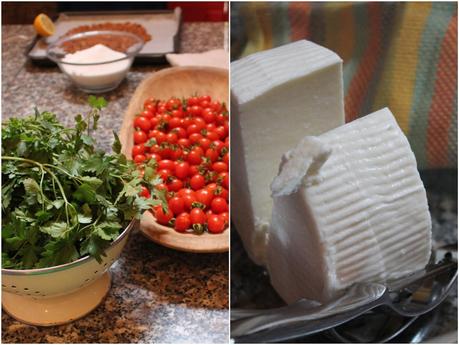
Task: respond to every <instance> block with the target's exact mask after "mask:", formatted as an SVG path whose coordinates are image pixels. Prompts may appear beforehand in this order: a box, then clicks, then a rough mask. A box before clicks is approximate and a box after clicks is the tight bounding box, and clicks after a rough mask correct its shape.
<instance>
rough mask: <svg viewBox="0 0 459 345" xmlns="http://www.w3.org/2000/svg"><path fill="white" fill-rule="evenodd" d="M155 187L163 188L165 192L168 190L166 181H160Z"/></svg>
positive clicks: (157, 188)
mask: <svg viewBox="0 0 459 345" xmlns="http://www.w3.org/2000/svg"><path fill="white" fill-rule="evenodd" d="M155 188H156V190H163V191H165V192H167V191H168V189H167V185H166V184H165V183H158V184H157V185H155Z"/></svg>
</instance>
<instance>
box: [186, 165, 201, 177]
mask: <svg viewBox="0 0 459 345" xmlns="http://www.w3.org/2000/svg"><path fill="white" fill-rule="evenodd" d="M196 174H199V165H191V166H190V173H189V174H188V175H189V176H194V175H196Z"/></svg>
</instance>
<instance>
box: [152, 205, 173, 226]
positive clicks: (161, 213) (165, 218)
mask: <svg viewBox="0 0 459 345" xmlns="http://www.w3.org/2000/svg"><path fill="white" fill-rule="evenodd" d="M154 215H155V218H156V221H157V222H158V223H159V224H163V225H168V224H169V222H170V221H171V219H172V218H173V217H174V214H173V213H172V211H171V210H170V209H168V210H167V212H165V210H164V209H163V208H162V206H161V205H159V206H156V207H155V208H154Z"/></svg>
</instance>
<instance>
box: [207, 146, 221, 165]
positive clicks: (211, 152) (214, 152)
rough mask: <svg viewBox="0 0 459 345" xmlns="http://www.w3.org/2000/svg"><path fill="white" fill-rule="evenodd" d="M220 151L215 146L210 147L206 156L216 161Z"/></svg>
mask: <svg viewBox="0 0 459 345" xmlns="http://www.w3.org/2000/svg"><path fill="white" fill-rule="evenodd" d="M218 156H219V154H218V151H217V150H216V149H214V148H208V149H207V150H206V157H207V158H208V159H210V161H211V162H215V161H216V160H217V159H218Z"/></svg>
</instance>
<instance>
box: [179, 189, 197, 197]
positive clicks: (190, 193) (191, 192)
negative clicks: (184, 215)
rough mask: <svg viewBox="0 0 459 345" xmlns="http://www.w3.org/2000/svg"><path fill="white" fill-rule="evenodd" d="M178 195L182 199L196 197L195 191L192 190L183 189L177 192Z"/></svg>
mask: <svg viewBox="0 0 459 345" xmlns="http://www.w3.org/2000/svg"><path fill="white" fill-rule="evenodd" d="M177 195H178V196H180V197H182V198H183V197H184V196H185V195H193V196H194V195H195V191H194V190H192V189H190V188H182V189H180V190H179V191H178V192H177Z"/></svg>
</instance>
